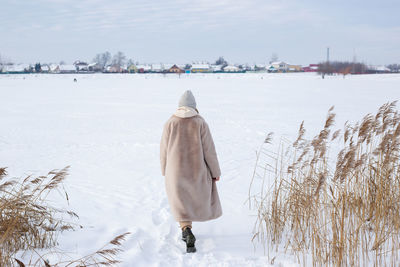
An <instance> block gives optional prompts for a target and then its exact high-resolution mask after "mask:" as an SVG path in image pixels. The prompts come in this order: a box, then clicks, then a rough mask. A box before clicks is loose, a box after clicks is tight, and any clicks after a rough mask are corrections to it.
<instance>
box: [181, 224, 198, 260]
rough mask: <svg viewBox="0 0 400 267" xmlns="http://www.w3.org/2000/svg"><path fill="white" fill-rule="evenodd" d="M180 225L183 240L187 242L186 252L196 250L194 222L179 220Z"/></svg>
mask: <svg viewBox="0 0 400 267" xmlns="http://www.w3.org/2000/svg"><path fill="white" fill-rule="evenodd" d="M179 226H180V227H181V229H182V240H183V241H184V242H185V243H186V252H188V253H192V252H196V247H195V245H194V244H195V242H196V237H195V236H194V235H193V233H192V222H190V221H182V222H179Z"/></svg>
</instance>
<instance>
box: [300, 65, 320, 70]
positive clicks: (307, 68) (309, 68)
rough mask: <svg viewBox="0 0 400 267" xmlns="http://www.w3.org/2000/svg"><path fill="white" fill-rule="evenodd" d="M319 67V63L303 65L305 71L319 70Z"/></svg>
mask: <svg viewBox="0 0 400 267" xmlns="http://www.w3.org/2000/svg"><path fill="white" fill-rule="evenodd" d="M318 68H319V65H318V64H310V65H308V66H307V67H303V71H304V72H317V71H318Z"/></svg>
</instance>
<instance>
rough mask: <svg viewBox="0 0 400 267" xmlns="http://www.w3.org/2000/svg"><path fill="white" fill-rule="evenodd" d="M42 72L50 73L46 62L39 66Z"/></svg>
mask: <svg viewBox="0 0 400 267" xmlns="http://www.w3.org/2000/svg"><path fill="white" fill-rule="evenodd" d="M40 68H41V70H42V73H50V66H49V65H48V64H42V65H41V66H40Z"/></svg>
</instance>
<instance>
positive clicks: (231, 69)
mask: <svg viewBox="0 0 400 267" xmlns="http://www.w3.org/2000/svg"><path fill="white" fill-rule="evenodd" d="M223 70H224V72H240V71H241V70H240V69H239V68H238V67H236V66H233V65H228V66H225V67H224V68H223Z"/></svg>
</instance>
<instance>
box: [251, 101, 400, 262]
mask: <svg viewBox="0 0 400 267" xmlns="http://www.w3.org/2000/svg"><path fill="white" fill-rule="evenodd" d="M395 107H396V102H392V103H387V104H385V105H383V106H382V107H380V108H379V110H378V112H377V114H375V115H371V114H368V115H367V116H365V117H364V118H363V120H362V121H361V122H360V123H357V124H355V125H350V124H349V123H346V124H345V128H344V131H343V133H342V131H340V130H337V131H334V132H332V127H333V124H334V119H335V114H334V113H333V108H331V109H330V110H329V112H328V116H327V119H326V122H325V125H324V127H323V129H322V130H321V131H320V132H319V134H318V135H316V136H315V137H314V138H313V139H312V140H305V139H304V134H305V129H304V123H302V124H301V126H300V129H299V134H298V138H297V140H296V141H295V142H294V143H292V144H287V143H286V142H283V141H281V142H280V146H279V151H278V152H277V153H274V152H272V151H271V150H270V149H269V148H268V143H264V144H263V145H262V146H261V148H260V149H259V151H258V152H257V162H256V167H255V170H254V174H253V179H252V182H251V189H250V192H253V191H254V190H257V194H253V193H251V194H249V199H250V203H251V204H252V206H253V207H251V208H255V209H256V210H257V211H258V216H257V221H256V225H255V231H254V232H255V235H254V237H253V240H259V241H261V242H262V243H263V244H264V246H265V249H266V250H267V251H268V253H270V251H273V250H275V251H281V252H282V251H283V252H284V253H294V255H295V256H296V258H297V259H298V261H299V263H302V265H304V266H306V265H308V263H307V259H311V262H312V265H313V266H367V265H369V264H373V265H374V266H398V265H399V264H400V261H399V258H398V257H399V248H400V246H399V245H400V170H399V163H400V114H399V113H398V112H397V111H396V108H395ZM269 136H270V135H269ZM334 142H335V143H334ZM336 142H341V143H340V144H336ZM335 146H336V147H337V146H339V147H340V146H342V149H341V150H340V151H339V152H338V153H337V157H336V158H334V159H333V160H334V161H333V163H334V164H332V162H331V160H330V158H329V151H330V148H333V147H335ZM262 155H264V156H262ZM332 165H333V167H331V166H332ZM255 180H257V181H258V180H261V181H262V183H261V185H260V186H261V188H260V187H258V188H257V189H255V188H254V187H255V185H256V184H258V183H255ZM269 180H271V181H273V183H272V185H271V184H269ZM260 189H261V190H260Z"/></svg>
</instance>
